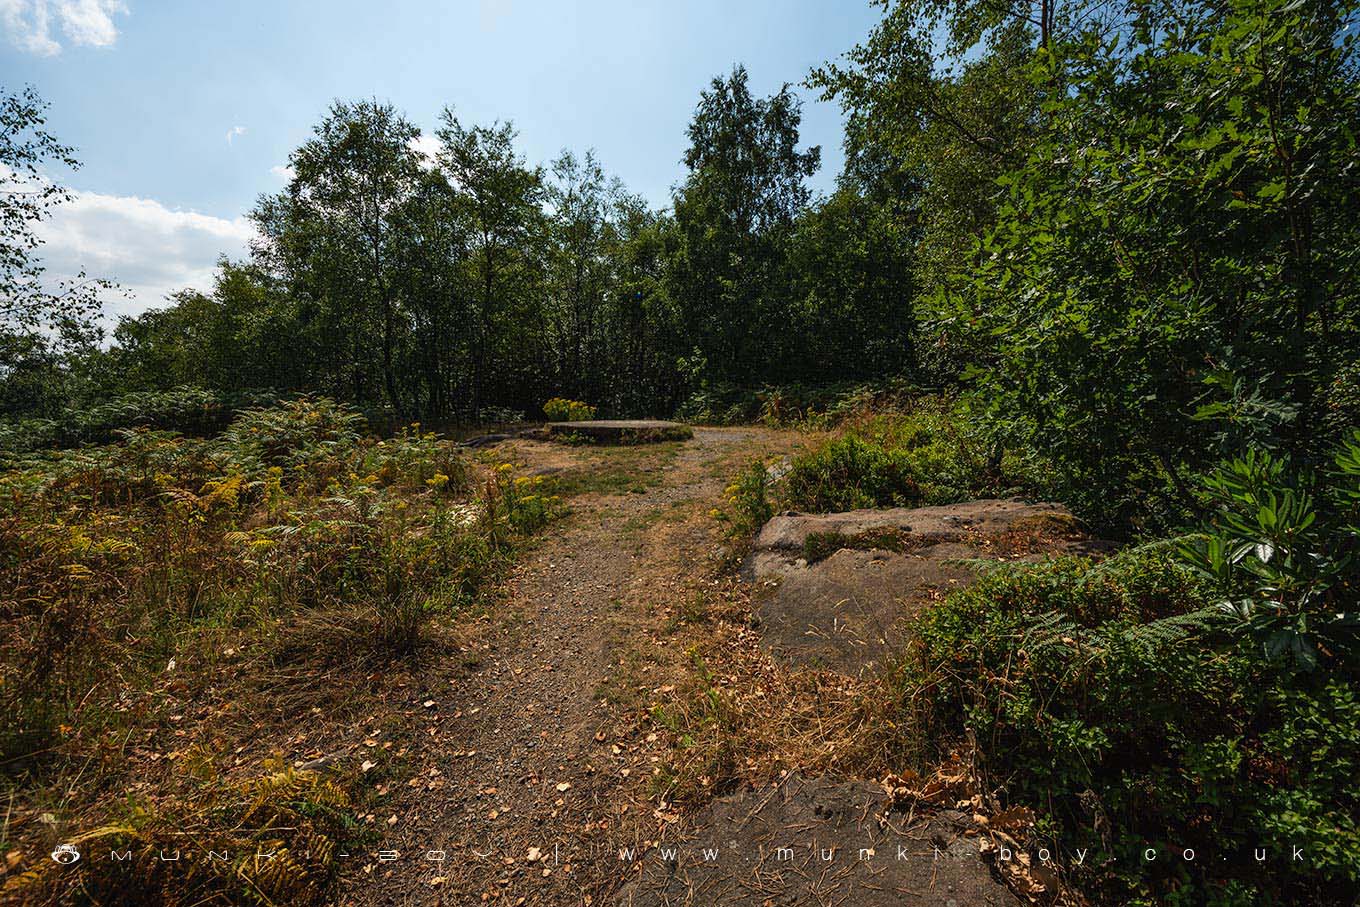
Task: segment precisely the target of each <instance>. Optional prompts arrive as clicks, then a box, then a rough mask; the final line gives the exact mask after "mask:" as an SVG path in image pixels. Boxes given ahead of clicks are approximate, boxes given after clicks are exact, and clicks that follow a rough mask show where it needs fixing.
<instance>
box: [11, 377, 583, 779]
mask: <svg viewBox="0 0 1360 907" xmlns="http://www.w3.org/2000/svg"><path fill="white" fill-rule="evenodd" d="M361 422H362V420H361V419H360V417H359V416H358V415H357V414H356V413H354V412H353V411H352V410H350V409H348V408H346V407H343V406H339V405H337V404H335V403H333V402H332V401H329V400H326V399H299V400H295V401H293V402H290V403H288V404H284V405H281V406H278V407H274V408H270V409H255V410H249V411H247V412H245V413H243V414H242V415H241V416H240V417H239V418H238V419H237V420H236V421H235V422H234V423H233V424H232V425H231V426H230V428H229V429H228V430H227V431H226V432H224V433H223V434H222V435H221V436H220V437H218V438H215V439H197V438H184V437H181V436H178V435H174V434H171V433H169V432H159V431H151V430H147V429H137V430H131V431H124V432H122V433H121V436H120V439H119V441H118V442H117V443H114V444H109V445H102V446H95V447H84V448H80V449H75V450H64V451H57V452H50V453H47V454H43V455H40V456H31V457H29V458H26V459H23V460H21V461H17V462H16V463H15V464H13V465H14V468H11V469H9V470H7V471H5V472H3V473H0V624H3V626H4V633H0V708H2V709H3V716H2V717H0V758H2V759H7V760H12V759H18V758H20V757H24V756H26V755H27V754H29V753H32V752H34V751H37V750H40V749H42V747H43V746H44V745H45V744H47V743H50V742H51V735H53V734H54V733H55V729H56V728H57V727H58V725H59V724H61V723H63V722H66V723H73V722H74V721H76V720H77V718H78V713H80V711H81V710H80V707H79V706H78V705H77V704H76V703H72V702H70V701H68V698H67V697H66V696H65V695H64V694H62V695H54V692H53V691H64V690H70V689H75V688H82V689H87V688H88V686H89V684H88V682H87V680H88V678H89V677H90V676H91V674H92V672H99V671H107V669H108V666H109V665H110V664H114V663H123V662H126V663H127V664H128V668H127V670H129V671H130V672H131V673H132V674H135V673H136V671H137V665H139V664H141V663H143V662H144V661H146V660H151V661H154V660H155V659H157V658H160V659H162V664H163V659H165V658H169V657H171V655H172V654H173V651H174V647H175V646H176V645H177V643H176V641H175V640H176V634H177V633H178V632H179V628H181V627H183V626H186V625H194V624H195V623H196V622H201V621H208V622H215V623H218V624H226V625H237V626H240V627H241V628H243V629H248V628H249V627H251V626H254V625H258V624H268V623H269V622H270V621H273V620H276V619H280V618H285V617H287V616H289V615H292V614H295V613H297V612H299V611H301V610H307V609H314V608H320V607H326V608H341V609H345V608H348V609H351V610H352V611H353V612H354V613H360V614H370V615H371V616H372V618H373V620H372V623H371V625H370V629H371V630H372V633H371V634H369V636H370V638H371V639H372V640H373V641H374V642H376V643H377V644H378V645H379V648H384V649H401V650H409V649H410V648H411V646H412V643H413V640H414V639H415V637H416V636H417V635H418V629H419V627H420V625H421V624H422V623H423V621H424V619H425V618H426V617H427V616H428V615H430V614H432V613H439V612H441V611H443V612H447V611H449V610H452V609H455V608H457V607H459V606H460V605H461V604H463V603H465V602H467V601H469V600H470V599H471V598H473V597H474V596H475V595H476V594H477V593H478V592H479V590H480V589H482V588H483V587H484V585H485V582H486V580H487V579H488V578H489V577H490V576H492V575H493V574H494V573H495V572H496V570H497V569H498V568H499V567H500V566H501V565H503V564H504V563H505V561H506V558H507V556H508V554H509V553H510V551H511V550H512V549H513V546H514V544H515V539H516V538H517V537H518V536H520V535H522V534H524V533H528V532H532V531H535V530H537V529H539V528H541V527H542V526H543V525H544V523H546V522H547V520H548V519H551V518H552V517H553V516H554V515H556V513H557V512H558V511H559V509H560V508H559V506H558V504H557V502H556V501H555V499H552V498H550V497H545V496H541V495H536V494H535V493H533V489H532V488H526V486H525V485H522V484H517V483H516V481H515V478H514V476H513V475H512V474H510V472H509V470H508V467H507V469H505V470H502V471H498V472H497V473H496V474H495V476H494V477H493V479H492V480H490V481H489V482H488V483H487V484H486V486H485V487H483V488H481V489H480V492H481V493H480V494H477V493H476V492H477V491H478V490H479V489H477V488H476V487H475V485H476V483H474V482H473V472H474V467H473V466H472V465H471V464H469V463H468V462H467V460H465V459H464V457H463V456H462V454H461V453H460V452H459V451H458V449H457V448H456V447H455V446H454V445H453V444H451V443H449V442H444V441H439V440H438V439H436V438H435V437H434V436H433V435H430V434H420V433H419V432H418V430H416V429H412V430H409V431H405V432H402V433H400V434H398V435H397V436H396V437H394V438H390V439H387V440H384V441H378V440H376V439H371V438H367V439H366V438H363V437H361V436H360V435H359V426H360V425H361ZM525 481H526V482H528V481H529V480H525ZM134 641H135V645H134V644H133V642H134ZM161 645H164V646H165V647H166V649H164V650H160V651H158V647H159V646H161ZM82 684H84V685H83V686H82ZM96 705H97V704H96V703H91V704H90V705H89V707H90V708H94V707H95V706H96Z"/></svg>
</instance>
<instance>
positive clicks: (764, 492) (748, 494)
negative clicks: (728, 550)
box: [713, 460, 774, 539]
mask: <svg viewBox="0 0 1360 907" xmlns="http://www.w3.org/2000/svg"><path fill="white" fill-rule="evenodd" d="M769 490H770V473H769V470H768V469H766V467H765V464H764V463H763V462H761V461H760V460H752V461H751V462H750V463H747V464H746V466H745V468H743V469H742V471H741V472H739V473H737V477H736V479H734V480H733V481H732V483H731V484H730V485H728V486H727V488H726V489H724V491H723V501H724V503H725V505H726V506H725V507H724V508H718V509H715V510H714V511H713V517H714V518H715V519H717V520H719V521H720V522H722V523H725V524H727V530H728V535H729V536H731V537H733V538H736V539H747V538H751V537H752V536H754V535H755V534H756V533H757V532H759V531H760V527H761V526H763V525H765V521H766V520H768V519H769V518H770V517H771V516H772V515H773V514H774V508H773V506H772V505H771V503H770V497H769Z"/></svg>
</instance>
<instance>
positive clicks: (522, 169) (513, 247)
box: [436, 108, 544, 415]
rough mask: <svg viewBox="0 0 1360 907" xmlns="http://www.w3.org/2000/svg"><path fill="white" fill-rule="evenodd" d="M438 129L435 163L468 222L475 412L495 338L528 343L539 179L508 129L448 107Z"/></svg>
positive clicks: (539, 223) (539, 224)
mask: <svg viewBox="0 0 1360 907" xmlns="http://www.w3.org/2000/svg"><path fill="white" fill-rule="evenodd" d="M441 124H442V125H441V126H440V128H439V129H438V130H437V132H436V135H437V136H438V137H439V141H440V150H439V153H438V155H437V160H438V164H439V167H440V168H441V170H442V171H443V172H444V174H445V175H446V177H447V178H448V180H449V182H450V183H451V184H452V185H453V187H454V188H455V190H456V191H457V192H458V194H459V196H460V198H461V199H462V202H461V204H462V205H464V206H465V210H466V212H467V216H468V218H469V223H470V226H471V230H472V260H473V265H472V267H473V270H474V272H475V275H476V281H477V285H478V288H479V298H478V312H477V316H476V318H475V320H474V322H473V324H472V328H473V331H474V336H475V340H474V350H475V353H474V358H473V364H472V382H471V385H472V386H471V401H470V406H471V410H472V412H473V414H474V415H475V414H476V412H477V411H478V410H479V409H480V408H481V406H482V404H483V402H484V401H485V399H486V396H487V384H488V381H489V379H490V370H491V368H492V365H493V363H494V361H495V357H496V355H497V354H498V353H499V352H501V349H500V348H499V347H500V344H501V341H502V336H503V335H508V334H511V333H519V334H520V336H521V338H522V339H528V338H527V337H526V335H527V334H529V333H532V330H531V323H530V322H529V320H528V319H526V318H524V317H521V316H522V315H523V314H524V312H523V309H524V308H526V307H530V308H531V307H532V306H533V303H534V302H536V300H534V299H533V297H532V294H530V293H529V292H528V291H529V289H530V287H531V284H533V283H534V282H536V281H537V280H538V279H539V276H540V273H541V261H540V260H539V254H540V250H539V249H537V248H535V245H536V243H535V241H536V240H537V239H539V238H540V237H541V235H542V229H543V211H542V203H543V192H544V189H543V175H542V172H541V170H539V169H538V168H531V167H529V166H527V165H526V164H525V163H524V160H523V159H522V158H521V157H520V155H519V153H518V152H517V151H516V150H515V128H514V125H513V124H511V123H495V124H492V125H491V126H465V125H463V124H462V123H461V122H460V121H459V120H458V117H457V116H455V115H454V112H453V110H452V108H445V109H444V112H443V114H442V116H441ZM534 352H535V353H537V351H536V350H535V351H534ZM533 358H537V356H534V357H533Z"/></svg>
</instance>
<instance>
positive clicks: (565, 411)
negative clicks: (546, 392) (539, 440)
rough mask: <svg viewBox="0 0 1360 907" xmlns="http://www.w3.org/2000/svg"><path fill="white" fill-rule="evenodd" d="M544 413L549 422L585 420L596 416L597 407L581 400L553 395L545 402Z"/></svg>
mask: <svg viewBox="0 0 1360 907" xmlns="http://www.w3.org/2000/svg"><path fill="white" fill-rule="evenodd" d="M543 414H544V415H545V416H547V417H548V421H549V422H584V421H587V420H589V419H594V418H595V407H593V406H591V405H590V404H588V403H582V402H581V401H579V400H567V399H564V398H562V397H553V398H552V399H551V400H549V401H548V402H547V403H544V404H543Z"/></svg>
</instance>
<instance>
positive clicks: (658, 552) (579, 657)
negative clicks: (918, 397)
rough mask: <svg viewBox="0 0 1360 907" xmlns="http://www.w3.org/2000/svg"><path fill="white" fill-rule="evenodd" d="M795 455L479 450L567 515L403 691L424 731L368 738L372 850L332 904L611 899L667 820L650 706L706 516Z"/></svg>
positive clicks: (668, 680)
mask: <svg viewBox="0 0 1360 907" xmlns="http://www.w3.org/2000/svg"><path fill="white" fill-rule="evenodd" d="M800 440H801V439H800V438H799V436H797V435H794V434H792V433H780V432H772V431H768V430H765V429H759V428H739V429H699V430H697V431H696V432H695V437H694V439H693V440H692V441H689V442H685V443H682V444H679V445H676V444H669V445H662V446H658V447H636V448H624V449H618V448H590V447H583V448H575V447H563V446H560V445H553V444H547V443H543V442H534V441H514V442H510V443H506V444H502V445H500V446H499V447H497V448H495V449H494V450H495V452H494V454H492V456H494V457H496V458H498V459H504V460H508V461H510V462H514V463H516V464H517V465H518V466H519V468H520V469H522V470H524V471H526V472H528V473H538V474H542V475H546V476H550V477H551V478H552V480H553V481H554V482H556V483H558V484H559V486H560V487H562V488H563V489H564V490H566V489H571V490H573V491H575V492H576V495H575V496H574V497H573V498H572V499H571V506H572V508H573V513H572V515H571V516H569V517H568V518H567V519H566V520H565V521H564V522H562V523H559V524H557V525H556V526H553V527H550V529H549V530H548V531H547V532H545V533H544V535H543V538H542V541H541V542H540V543H539V544H538V545H537V547H535V548H534V549H533V550H532V551H530V552H529V553H528V555H527V557H526V558H525V561H524V563H523V564H522V565H521V567H520V568H519V569H518V570H517V571H516V572H515V574H514V576H513V578H512V579H511V580H510V582H509V583H508V585H507V588H506V589H505V596H504V599H505V601H504V604H503V605H502V606H500V607H499V608H497V609H496V611H495V613H494V615H492V616H491V617H490V618H488V619H486V620H485V621H484V622H483V624H482V626H481V627H480V632H479V633H477V634H476V635H473V636H471V637H469V638H467V639H464V640H463V641H462V643H461V645H460V646H459V647H458V649H456V650H453V651H449V652H447V653H445V654H443V655H440V656H438V658H437V659H436V660H435V661H434V662H432V663H430V662H427V663H426V665H425V666H424V667H422V669H421V671H420V678H419V680H418V681H416V682H414V684H413V685H414V686H417V687H419V690H418V691H415V692H413V693H411V694H410V695H411V697H412V699H413V700H420V702H421V705H422V706H423V703H425V702H430V703H432V704H431V705H430V706H428V707H424V708H423V712H424V714H423V715H422V717H423V718H424V719H425V720H424V721H419V723H420V724H422V725H424V727H422V728H421V729H420V733H407V734H404V735H401V736H402V739H401V740H400V742H399V744H398V745H397V746H396V748H395V749H392V748H391V747H390V741H384V740H382V739H381V738H380V737H375V738H369V739H370V740H373V741H375V742H376V743H377V745H376V746H374V747H373V748H374V749H375V750H378V749H381V748H382V746H383V745H384V743H387V744H389V749H388V750H387V752H389V753H394V754H395V755H394V756H393V758H396V757H397V756H399V757H400V758H399V762H400V769H399V770H394V771H393V779H394V780H393V781H392V782H391V783H390V784H384V785H382V786H380V787H379V794H381V795H383V796H382V797H381V803H380V805H378V806H374V807H371V809H372V813H371V814H372V815H373V816H374V818H373V819H372V820H371V821H372V824H373V825H374V827H376V828H378V829H381V830H382V834H381V838H380V841H379V842H378V843H376V844H374V845H373V846H372V848H371V850H370V852H369V853H367V854H355V855H354V857H353V859H354V861H355V862H354V865H353V867H352V868H351V869H349V870H347V872H346V884H345V892H344V894H343V896H342V899H341V903H343V904H348V905H376V904H384V905H386V904H400V905H406V904H479V903H497V904H512V905H513V904H551V905H559V904H560V905H572V904H604V903H608V902H609V900H610V897H611V895H612V893H613V891H614V890H615V889H616V888H617V887H618V885H619V884H620V883H621V881H623V879H622V875H623V869H621V864H620V861H619V857H618V850H619V848H620V846H632V847H639V846H641V847H643V848H645V847H646V846H648V845H650V844H652V843H654V842H655V840H657V839H658V838H659V837H660V836H661V834H662V832H663V831H664V829H665V828H666V827H667V826H668V825H669V824H670V823H672V822H675V821H676V820H677V819H678V816H676V815H675V814H674V813H672V812H669V811H667V810H664V809H660V808H658V803H657V801H656V800H655V799H652V798H651V797H650V794H651V782H652V777H653V773H654V771H656V766H657V765H658V764H659V763H661V762H663V760H664V759H665V758H666V755H667V748H668V741H667V740H666V739H665V738H664V737H663V736H661V735H658V734H657V733H655V732H654V731H652V727H653V725H652V722H651V721H650V720H649V719H648V718H647V714H648V712H647V709H648V707H649V706H650V705H651V704H652V703H653V702H654V701H656V700H657V699H658V698H659V697H661V698H664V697H665V696H666V695H667V694H669V693H671V692H672V691H674V690H675V688H676V685H677V684H678V683H682V682H683V679H684V677H685V674H686V672H687V670H688V665H689V656H688V655H687V654H686V651H685V646H684V645H682V644H681V642H680V641H679V638H678V637H677V636H676V634H674V633H673V632H670V631H669V630H668V625H671V624H673V622H674V619H675V615H676V614H677V613H679V612H680V611H681V610H683V608H684V605H685V602H686V601H687V600H690V599H692V598H693V597H694V596H696V595H702V593H703V590H704V588H705V587H708V586H712V585H713V584H715V583H716V582H717V580H716V576H717V573H718V567H719V559H720V557H721V555H722V546H721V538H720V535H719V531H718V530H719V527H718V526H717V524H716V522H715V521H714V520H713V519H712V517H711V516H710V515H709V510H710V508H712V507H713V506H714V505H715V503H716V502H717V501H718V500H719V498H720V496H721V493H722V489H723V487H724V484H725V483H726V481H727V480H728V479H729V478H730V476H731V475H733V474H734V473H735V472H736V470H737V469H738V468H739V467H740V465H741V464H742V463H744V462H745V461H746V460H749V459H750V458H751V457H754V456H778V455H784V454H787V453H788V452H789V451H790V450H791V449H792V448H793V447H794V446H796V445H797V444H798V443H799V442H800ZM672 629H673V627H672ZM421 697H428V698H427V699H423V700H422V699H421ZM417 720H418V719H417ZM370 745H372V744H370ZM380 849H381V850H388V851H395V853H396V854H397V856H396V858H395V859H391V860H389V861H386V862H385V861H383V860H382V859H380V855H379V853H378V851H379V850H380ZM431 851H436V852H438V851H442V852H443V853H444V859H443V861H442V862H441V861H438V860H432V859H430V857H431V856H432V854H431V853H430V852H431Z"/></svg>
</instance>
